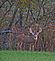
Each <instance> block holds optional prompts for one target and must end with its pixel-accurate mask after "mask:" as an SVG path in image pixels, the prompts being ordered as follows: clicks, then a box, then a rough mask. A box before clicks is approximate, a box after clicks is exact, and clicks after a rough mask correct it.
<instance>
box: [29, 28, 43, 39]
mask: <svg viewBox="0 0 55 61" xmlns="http://www.w3.org/2000/svg"><path fill="white" fill-rule="evenodd" d="M29 32H30V33H31V34H32V35H33V36H35V38H34V39H35V40H37V38H38V35H39V33H41V32H42V28H41V27H39V31H38V32H33V31H32V28H31V27H30V28H29Z"/></svg>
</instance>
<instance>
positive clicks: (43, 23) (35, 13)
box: [0, 0, 55, 51]
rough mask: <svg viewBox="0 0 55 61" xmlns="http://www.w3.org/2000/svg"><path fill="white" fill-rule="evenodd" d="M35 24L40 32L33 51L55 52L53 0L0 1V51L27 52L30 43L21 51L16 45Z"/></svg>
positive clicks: (54, 10) (54, 5)
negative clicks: (40, 29) (39, 28)
mask: <svg viewBox="0 0 55 61" xmlns="http://www.w3.org/2000/svg"><path fill="white" fill-rule="evenodd" d="M36 23H37V24H39V27H41V28H42V32H41V33H40V34H39V36H38V42H37V43H36V47H35V51H55V0H0V50H29V47H30V46H29V45H30V44H31V43H28V45H27V43H25V47H23V46H24V43H23V45H22V48H21V49H20V47H19V46H18V47H17V43H19V42H20V43H21V42H23V41H22V38H24V37H23V35H22V34H23V33H25V36H27V35H29V30H28V27H29V26H32V25H34V26H35V24H36ZM12 31H14V32H15V33H13V32H12ZM24 40H25V39H24ZM30 40H32V38H31V39H30ZM30 40H29V41H30ZM26 41H27V39H26ZM19 45H20V44H19Z"/></svg>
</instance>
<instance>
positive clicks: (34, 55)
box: [0, 51, 55, 61]
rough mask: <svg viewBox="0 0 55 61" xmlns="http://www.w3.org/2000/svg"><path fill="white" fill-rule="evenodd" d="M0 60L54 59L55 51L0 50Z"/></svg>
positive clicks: (38, 60)
mask: <svg viewBox="0 0 55 61" xmlns="http://www.w3.org/2000/svg"><path fill="white" fill-rule="evenodd" d="M0 61H55V53H53V52H30V51H28V52H27V51H0Z"/></svg>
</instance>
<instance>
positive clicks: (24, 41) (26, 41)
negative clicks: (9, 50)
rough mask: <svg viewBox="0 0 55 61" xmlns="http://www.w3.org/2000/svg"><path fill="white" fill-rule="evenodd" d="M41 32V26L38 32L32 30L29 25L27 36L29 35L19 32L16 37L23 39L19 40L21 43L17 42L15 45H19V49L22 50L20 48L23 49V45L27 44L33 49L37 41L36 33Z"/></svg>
mask: <svg viewBox="0 0 55 61" xmlns="http://www.w3.org/2000/svg"><path fill="white" fill-rule="evenodd" d="M38 26H39V25H38ZM41 32H42V28H41V27H39V31H38V32H33V31H32V28H31V26H30V27H29V33H30V34H31V35H30V36H29V35H25V34H23V35H21V34H20V36H19V37H18V38H20V39H22V38H23V39H22V40H20V42H21V43H19V42H18V43H17V44H18V45H17V46H19V48H20V50H22V48H24V50H25V47H26V46H25V45H26V44H28V45H29V50H35V45H36V43H37V39H38V35H39V34H40V33H41ZM22 45H24V46H22ZM17 50H18V49H17Z"/></svg>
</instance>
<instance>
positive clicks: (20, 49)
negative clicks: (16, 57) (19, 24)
mask: <svg viewBox="0 0 55 61" xmlns="http://www.w3.org/2000/svg"><path fill="white" fill-rule="evenodd" d="M22 44H23V43H22V42H21V44H20V50H22Z"/></svg>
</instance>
